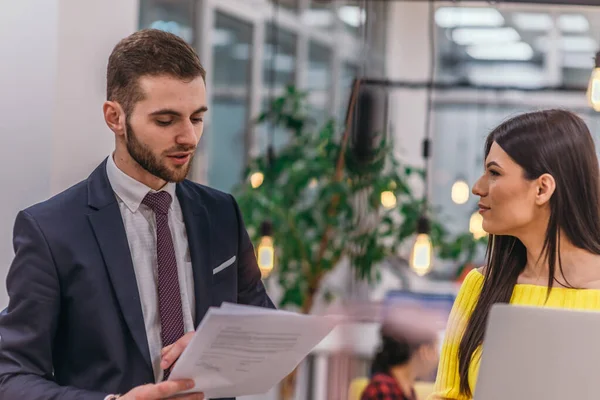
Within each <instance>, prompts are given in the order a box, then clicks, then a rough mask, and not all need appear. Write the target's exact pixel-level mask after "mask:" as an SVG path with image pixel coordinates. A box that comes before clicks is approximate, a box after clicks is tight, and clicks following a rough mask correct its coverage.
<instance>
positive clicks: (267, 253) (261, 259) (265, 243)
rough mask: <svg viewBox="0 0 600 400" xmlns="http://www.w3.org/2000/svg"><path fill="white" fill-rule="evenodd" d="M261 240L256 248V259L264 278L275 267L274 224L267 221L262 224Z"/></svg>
mask: <svg viewBox="0 0 600 400" xmlns="http://www.w3.org/2000/svg"><path fill="white" fill-rule="evenodd" d="M260 234H261V238H260V242H259V244H258V247H257V249H256V259H257V261H258V267H259V268H260V272H261V275H262V277H263V278H267V277H268V276H269V275H271V272H273V269H274V268H275V247H274V245H273V225H272V224H271V222H269V221H265V222H263V223H262V224H261V226H260Z"/></svg>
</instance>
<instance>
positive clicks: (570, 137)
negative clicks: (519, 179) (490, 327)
mask: <svg viewBox="0 0 600 400" xmlns="http://www.w3.org/2000/svg"><path fill="white" fill-rule="evenodd" d="M494 142H495V143H497V144H498V145H499V146H500V147H501V148H502V149H503V150H504V151H505V152H506V153H507V154H508V155H509V156H510V157H511V158H512V159H513V160H514V161H515V162H516V163H517V164H519V165H520V166H521V167H522V168H523V170H524V171H525V172H524V174H525V178H526V179H528V180H533V179H536V178H539V177H540V176H541V175H542V174H545V173H548V174H550V175H552V176H553V177H554V180H555V181H556V189H555V191H554V194H553V195H552V197H551V198H550V219H549V222H548V227H547V229H546V236H545V239H544V246H543V250H542V255H540V257H543V258H542V259H543V260H544V261H546V262H547V263H548V270H549V275H548V294H549V293H550V291H551V290H552V286H553V283H554V279H555V272H556V265H557V264H558V268H559V271H560V273H561V274H562V276H563V278H564V273H563V269H562V263H561V259H560V253H559V252H558V249H559V248H560V234H561V233H562V234H564V235H565V236H566V238H567V239H568V240H569V241H570V242H571V243H572V244H573V245H574V246H576V247H578V248H581V249H585V250H587V251H589V252H591V253H593V254H600V181H599V180H600V175H599V172H598V158H597V156H596V150H595V146H594V141H593V139H592V136H591V134H590V131H589V129H588V127H587V126H586V124H585V122H584V121H583V120H582V119H581V118H579V117H578V116H577V115H575V114H573V113H571V112H568V111H564V110H546V111H537V112H531V113H527V114H522V115H519V116H517V117H514V118H512V119H510V120H508V121H506V122H504V123H502V124H501V125H500V126H498V127H497V128H496V129H494V130H493V131H492V132H491V133H490V134H489V136H488V138H487V141H486V143H485V155H486V158H487V156H488V154H489V152H490V148H491V147H492V144H493V143H494ZM486 262H487V264H486V267H485V268H484V282H483V287H482V289H481V294H480V295H479V299H478V300H477V304H476V305H475V308H474V309H473V313H472V315H471V318H470V319H469V321H468V323H467V327H466V330H465V332H464V335H463V337H462V340H461V342H460V347H459V352H458V361H459V375H460V391H461V393H462V394H465V395H468V396H471V388H470V386H469V379H468V376H469V365H470V363H471V359H472V357H473V354H474V352H475V350H476V349H477V348H478V347H479V346H480V345H481V344H482V343H483V337H484V334H485V328H486V323H487V317H488V313H489V310H490V308H491V306H492V305H493V304H495V303H508V302H510V298H511V296H512V293H513V290H514V287H515V284H516V283H517V279H518V278H519V275H520V274H521V272H523V270H524V268H525V265H526V263H527V250H526V248H525V246H524V245H523V243H522V242H521V241H520V240H519V239H517V238H515V237H512V236H501V235H490V240H489V243H488V248H487V253H486ZM567 284H569V283H568V282H567ZM569 285H570V284H569Z"/></svg>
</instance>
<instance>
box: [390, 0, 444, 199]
mask: <svg viewBox="0 0 600 400" xmlns="http://www.w3.org/2000/svg"><path fill="white" fill-rule="evenodd" d="M428 20H429V4H428V3H427V2H418V3H412V2H390V4H389V5H388V21H387V39H386V42H387V45H386V46H387V49H386V75H387V77H388V78H389V79H392V80H402V81H411V82H426V81H427V80H429V65H430V62H431V61H430V58H431V57H430V49H429V46H428V43H429V23H428ZM390 93H391V94H390V107H391V111H390V116H391V122H392V126H393V129H394V130H393V133H394V135H395V137H394V139H395V145H396V148H397V151H398V155H399V156H400V159H401V160H402V162H404V163H406V164H409V165H414V166H418V167H423V166H424V164H423V158H422V153H421V147H422V141H423V139H424V137H425V117H426V104H427V103H426V102H427V91H426V90H424V89H417V90H408V89H395V90H392V91H391V92H390ZM432 128H433V126H432ZM432 131H433V129H432ZM432 151H436V149H435V148H433V146H432ZM411 183H412V184H413V186H414V189H415V191H416V193H417V194H418V193H420V190H421V189H422V188H423V185H422V183H421V182H420V181H419V179H415V180H414V181H413V182H411Z"/></svg>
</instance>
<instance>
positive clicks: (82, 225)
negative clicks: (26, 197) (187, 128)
mask: <svg viewBox="0 0 600 400" xmlns="http://www.w3.org/2000/svg"><path fill="white" fill-rule="evenodd" d="M176 193H177V197H178V198H179V202H180V204H181V208H182V211H183V217H184V221H185V226H186V230H187V235H188V240H189V248H190V253H191V258H192V268H193V275H194V288H195V299H196V314H195V324H196V326H197V325H198V324H199V323H200V321H201V320H202V318H203V316H204V315H205V313H206V311H207V310H208V308H209V307H211V306H219V305H220V304H221V303H222V302H234V303H241V304H251V305H256V306H262V307H273V303H272V302H271V300H270V299H269V297H268V296H267V294H266V292H265V288H264V286H263V284H262V282H261V278H260V271H259V268H258V266H257V264H256V258H255V256H254V249H253V247H252V244H251V242H250V239H249V237H248V234H247V232H246V229H245V227H244V223H243V221H242V216H241V215H240V210H239V208H238V206H237V203H236V202H235V200H234V198H233V197H232V196H231V195H228V194H224V193H221V192H219V191H217V190H214V189H210V188H207V187H205V186H201V185H198V184H195V183H192V182H189V181H184V182H182V183H180V184H178V185H177V191H176ZM14 249H15V258H14V261H13V263H12V265H11V267H10V270H9V273H8V277H7V287H8V294H9V296H10V301H9V305H8V307H7V308H6V309H5V310H4V311H3V312H2V313H1V314H0V399H2V400H17V399H23V400H38V399H39V400H41V399H44V400H54V399H57V400H58V399H60V400H75V399H78V400H101V399H103V398H104V397H105V396H106V395H107V394H109V393H121V394H124V393H126V392H127V391H129V390H130V389H132V388H133V387H135V386H138V385H142V384H146V383H152V382H153V381H154V374H153V371H152V365H151V363H150V352H149V350H148V341H147V338H146V331H145V328H144V320H143V316H142V309H141V305H140V299H139V294H138V289H137V284H136V278H135V273H134V269H133V264H132V261H131V254H130V252H129V246H128V242H127V237H126V233H125V228H124V225H123V220H122V217H121V213H120V210H119V206H118V203H117V200H116V198H115V195H114V193H113V190H112V188H111V186H110V184H109V181H108V177H107V175H106V162H104V163H102V164H101V165H100V166H99V167H98V168H97V169H96V170H95V171H94V172H93V173H92V174H91V175H90V177H89V178H88V179H87V180H85V181H83V182H81V183H79V184H77V185H76V186H74V187H72V188H70V189H68V190H66V191H65V192H63V193H61V194H59V195H57V196H55V197H53V198H52V199H50V200H48V201H46V202H43V203H41V204H38V205H35V206H33V207H31V208H29V209H27V210H24V211H21V212H20V213H19V214H18V216H17V219H16V222H15V228H14ZM233 256H236V261H235V263H234V264H233V265H231V266H230V267H228V268H225V269H224V270H222V271H220V272H218V273H217V274H215V275H213V269H214V268H216V267H217V266H219V265H220V264H222V263H223V262H224V261H227V260H229V259H231V258H232V257H233Z"/></svg>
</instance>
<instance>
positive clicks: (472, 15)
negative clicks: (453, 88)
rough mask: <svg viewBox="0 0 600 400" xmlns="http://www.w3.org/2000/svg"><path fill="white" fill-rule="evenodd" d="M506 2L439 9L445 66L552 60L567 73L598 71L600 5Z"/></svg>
mask: <svg viewBox="0 0 600 400" xmlns="http://www.w3.org/2000/svg"><path fill="white" fill-rule="evenodd" d="M505 1H506V0H504V2H502V3H501V4H499V5H497V6H491V5H490V4H487V3H484V4H481V3H479V4H472V3H471V2H465V1H463V2H462V3H461V6H460V7H458V6H456V3H447V4H442V5H439V6H438V7H437V10H436V14H435V21H436V25H437V37H436V44H437V46H438V52H439V54H440V56H441V59H442V60H443V64H445V65H456V64H460V63H488V64H489V63H529V64H538V65H542V64H544V63H547V62H553V63H560V68H563V69H575V70H577V69H581V70H587V71H589V70H590V69H591V68H593V66H594V61H593V60H594V55H595V53H596V52H597V51H598V50H600V7H589V6H588V7H585V6H550V5H532V4H529V5H524V4H507V3H506V2H505ZM595 1H598V0H595ZM549 57H554V58H549ZM547 60H549V61H547ZM557 60H558V61H557ZM588 76H589V75H588Z"/></svg>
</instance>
